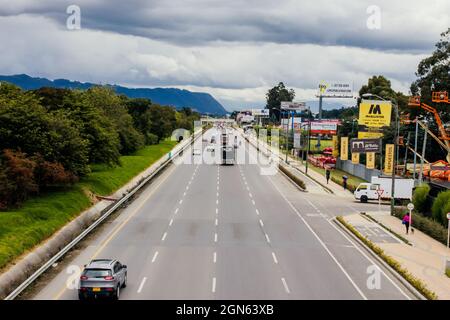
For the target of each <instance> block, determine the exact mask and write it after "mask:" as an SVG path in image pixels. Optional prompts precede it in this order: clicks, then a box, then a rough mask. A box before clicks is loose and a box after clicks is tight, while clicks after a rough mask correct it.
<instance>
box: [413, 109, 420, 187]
mask: <svg viewBox="0 0 450 320" xmlns="http://www.w3.org/2000/svg"><path fill="white" fill-rule="evenodd" d="M418 135H419V119H418V117H416V135H415V137H414V167H413V179H414V185H416V163H417V136H418Z"/></svg>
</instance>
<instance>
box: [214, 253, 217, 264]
mask: <svg viewBox="0 0 450 320" xmlns="http://www.w3.org/2000/svg"><path fill="white" fill-rule="evenodd" d="M213 262H214V263H216V262H217V252H214V254H213Z"/></svg>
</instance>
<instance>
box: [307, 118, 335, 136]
mask: <svg viewBox="0 0 450 320" xmlns="http://www.w3.org/2000/svg"><path fill="white" fill-rule="evenodd" d="M337 126H338V122H336V121H312V122H311V134H327V135H332V134H336V132H337Z"/></svg>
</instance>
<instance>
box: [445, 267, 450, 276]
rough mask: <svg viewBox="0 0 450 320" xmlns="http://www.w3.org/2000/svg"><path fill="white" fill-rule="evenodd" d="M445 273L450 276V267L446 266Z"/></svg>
mask: <svg viewBox="0 0 450 320" xmlns="http://www.w3.org/2000/svg"><path fill="white" fill-rule="evenodd" d="M445 274H446V275H447V277H449V278H450V268H445Z"/></svg>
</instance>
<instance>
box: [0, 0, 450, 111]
mask: <svg viewBox="0 0 450 320" xmlns="http://www.w3.org/2000/svg"><path fill="white" fill-rule="evenodd" d="M70 5H77V6H78V7H79V8H80V10H81V29H79V30H73V29H71V28H68V27H67V19H68V18H70V17H69V16H70V14H68V13H67V8H68V6H70ZM374 5H375V6H376V7H373V6H374ZM377 9H379V11H377ZM378 12H379V15H378ZM377 17H379V18H380V19H377ZM70 21H72V20H70ZM368 25H369V27H368ZM448 27H450V1H448V0H427V1H425V0H410V1H407V2H405V1H400V0H379V1H377V0H375V1H366V0H353V1H352V0H335V1H325V0H312V1H309V0H308V1H299V0H297V1H295V0H278V1H268V0H246V1H243V0H227V1H224V0H221V1H218V0H147V1H144V0H129V1H122V0H78V1H75V0H70V1H65V0H53V1H51V0H39V1H38V0H0V41H1V43H2V45H1V47H0V57H1V59H0V74H18V73H27V74H29V75H31V76H40V77H47V78H50V79H56V78H68V79H71V80H79V81H89V82H96V83H110V84H121V85H127V86H132V87H179V88H186V89H190V90H194V91H205V92H209V93H211V94H213V95H214V96H215V97H216V98H217V99H218V100H219V101H220V102H222V104H223V105H224V106H225V107H226V108H227V109H229V110H232V109H236V108H242V107H247V106H258V105H259V106H264V99H265V97H264V95H265V92H266V91H267V89H268V88H269V87H271V86H273V85H275V84H276V83H278V82H279V81H284V82H285V84H286V85H287V86H289V87H293V88H295V90H296V92H297V99H298V100H302V99H305V100H311V99H314V96H315V93H316V88H317V85H318V83H319V82H320V81H322V80H342V81H352V82H353V83H354V86H355V89H356V90H358V89H359V87H360V86H361V85H362V84H364V83H365V82H366V81H367V79H368V78H369V77H370V76H371V75H375V74H383V75H385V76H387V77H389V78H390V79H391V81H392V84H393V87H394V89H396V90H400V91H403V92H405V93H408V88H409V84H410V83H411V81H412V80H414V78H415V76H414V72H415V70H416V68H417V64H418V62H419V61H420V60H421V59H423V58H424V57H426V56H427V55H429V54H430V53H431V52H432V51H433V49H434V44H435V43H436V42H437V41H438V39H439V35H440V33H441V32H443V31H445V30H446V29H447V28H448ZM347 103H351V101H350V102H349V101H347Z"/></svg>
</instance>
